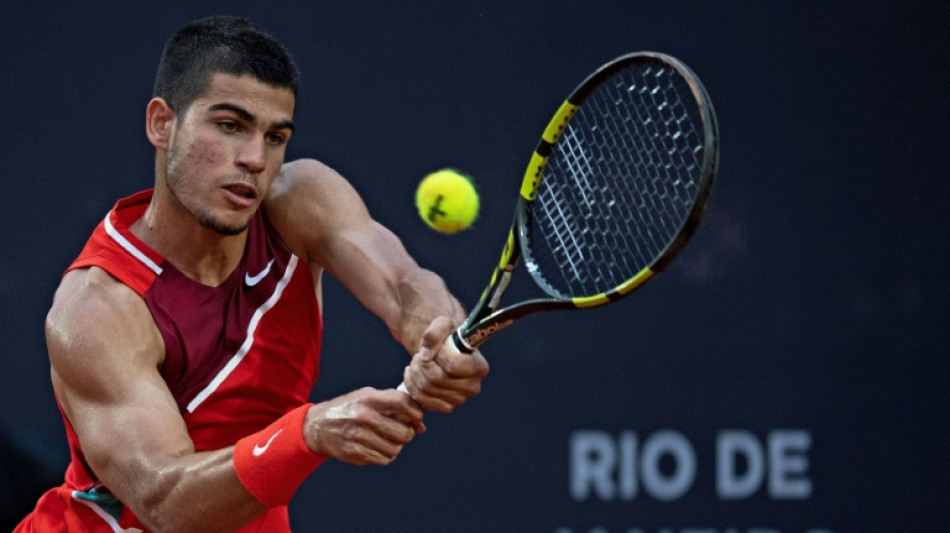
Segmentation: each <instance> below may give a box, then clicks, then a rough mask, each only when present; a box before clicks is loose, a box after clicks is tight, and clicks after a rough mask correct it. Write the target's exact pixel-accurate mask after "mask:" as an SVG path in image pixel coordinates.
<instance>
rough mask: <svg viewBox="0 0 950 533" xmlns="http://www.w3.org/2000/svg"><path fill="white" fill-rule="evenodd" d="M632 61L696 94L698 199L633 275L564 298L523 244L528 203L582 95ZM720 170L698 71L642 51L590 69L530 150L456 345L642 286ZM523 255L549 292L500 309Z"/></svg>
mask: <svg viewBox="0 0 950 533" xmlns="http://www.w3.org/2000/svg"><path fill="white" fill-rule="evenodd" d="M636 62H645V63H656V64H657V65H664V66H667V67H672V68H674V69H675V70H676V71H677V72H678V73H679V74H680V76H682V77H683V78H684V79H685V80H686V82H687V84H688V85H689V88H690V90H691V92H692V94H693V96H694V98H696V101H697V103H698V105H699V109H700V113H701V115H702V120H703V127H704V131H703V135H704V138H703V146H704V153H703V162H702V167H701V168H702V172H701V176H700V183H699V186H698V187H697V198H696V200H695V201H694V203H693V206H692V208H691V210H690V212H689V214H688V215H687V218H686V220H685V222H684V223H683V225H682V226H681V228H680V230H679V232H678V233H677V235H676V237H675V238H674V239H672V240H671V242H670V243H669V244H668V245H667V246H666V248H665V249H664V250H663V251H662V252H660V254H658V256H657V257H656V259H655V260H654V261H653V263H652V264H651V265H649V266H647V267H644V268H643V269H641V270H640V271H639V272H638V273H636V274H635V275H634V276H632V277H630V278H629V279H627V280H626V281H624V282H623V283H621V284H619V285H618V286H616V287H614V288H612V289H610V290H608V291H605V292H602V293H599V294H593V295H587V296H579V297H573V298H568V297H564V296H561V295H560V294H558V292H557V291H555V290H554V289H553V288H552V287H550V286H549V285H548V284H547V282H546V281H544V279H543V278H541V277H540V276H539V275H538V274H537V268H536V267H534V266H533V265H534V263H533V261H532V259H531V250H530V248H529V247H528V246H527V242H528V232H529V228H530V227H531V209H530V208H531V204H532V203H533V202H534V201H535V200H536V199H537V195H538V188H539V187H540V186H541V182H542V179H543V175H544V167H545V166H546V164H547V162H548V158H549V157H550V156H551V154H552V153H553V151H554V148H555V146H556V145H557V141H558V140H559V139H560V137H561V134H562V133H563V132H564V131H565V130H566V128H567V125H568V123H569V122H570V121H571V119H572V118H573V116H574V114H575V113H576V111H577V110H578V109H579V108H580V106H581V105H582V104H583V103H584V100H585V99H586V98H587V97H588V96H589V95H590V94H591V93H592V92H593V91H594V90H595V89H596V88H597V87H598V86H599V85H600V84H601V83H603V82H604V80H606V79H608V78H610V77H611V76H612V75H613V74H614V73H615V72H616V71H618V70H620V69H623V68H625V67H627V66H628V65H630V64H632V63H636ZM718 169H719V131H718V123H717V120H716V115H715V110H714V109H713V106H712V102H711V100H710V99H709V95H708V93H707V92H706V89H705V87H703V85H702V83H701V82H700V81H699V78H698V77H697V76H696V74H695V73H693V71H692V70H691V69H690V68H689V67H687V66H686V65H685V64H684V63H682V62H681V61H680V60H678V59H676V58H675V57H672V56H670V55H667V54H662V53H659V52H649V51H642V52H633V53H629V54H626V55H623V56H620V57H618V58H616V59H614V60H612V61H610V62H608V63H606V64H605V65H603V66H602V67H600V68H599V69H597V70H596V71H594V72H593V73H592V74H590V75H589V76H588V77H587V78H586V79H585V80H584V81H583V82H581V84H580V85H578V86H577V87H576V88H575V89H574V91H573V92H572V93H571V95H570V96H569V97H568V98H567V99H566V100H565V101H564V103H563V104H561V106H560V107H559V108H558V110H557V112H556V113H555V114H554V116H553V117H552V118H551V120H550V122H549V123H548V125H547V127H546V128H545V129H544V132H543V133H542V135H541V139H540V140H539V141H538V145H537V147H536V148H535V150H534V152H533V153H532V155H531V159H530V161H529V163H528V167H527V169H526V171H525V175H524V178H523V179H522V182H521V190H520V194H519V196H518V201H517V204H516V206H515V216H514V220H513V222H512V226H511V229H510V230H509V232H508V239H507V241H506V243H505V247H504V249H503V251H502V254H501V259H500V261H499V263H498V266H497V267H496V268H495V271H494V273H493V274H492V277H491V280H490V282H489V284H488V287H487V288H486V289H485V290H484V292H483V293H482V295H481V297H480V298H479V301H478V303H477V304H476V305H475V306H474V307H473V308H472V310H471V312H470V313H469V315H468V317H467V318H466V319H465V321H464V322H463V323H462V325H461V326H459V328H458V329H457V330H456V331H455V333H454V334H453V335H452V337H451V338H452V341H453V343H454V344H455V346H456V348H458V349H459V351H461V352H464V353H471V352H473V351H474V350H475V349H476V348H478V346H479V345H480V344H482V343H483V342H485V340H487V339H488V338H489V337H490V336H492V335H494V334H495V333H497V332H498V331H501V330H502V329H504V328H506V327H508V326H510V325H511V324H513V323H514V322H516V321H518V320H520V319H521V318H524V317H525V316H528V315H532V314H535V313H538V312H541V311H550V310H557V309H583V308H589V307H596V306H600V305H605V304H608V303H611V302H613V301H616V300H619V299H620V298H623V297H624V296H626V295H628V294H630V293H631V292H633V291H634V290H636V289H637V288H640V287H642V286H643V285H644V284H645V283H647V282H648V281H650V280H651V279H653V278H654V277H655V275H656V274H658V273H659V272H661V271H663V270H664V269H665V268H666V267H667V266H668V265H669V264H670V262H672V260H673V259H674V258H675V257H676V256H677V254H679V252H680V251H682V249H683V247H684V246H685V245H686V243H687V242H688V241H689V238H690V237H691V236H692V235H693V233H694V232H695V230H696V228H697V227H698V225H699V223H700V221H701V220H702V218H703V216H704V214H705V211H706V205H707V202H708V199H709V196H710V193H711V191H712V185H713V182H714V181H715V177H716V175H717V173H718ZM522 258H524V263H525V269H526V270H527V271H528V273H529V274H530V275H531V277H532V278H533V279H534V281H535V283H536V284H537V285H538V286H539V287H540V288H541V289H542V290H543V291H544V292H545V293H546V294H547V297H544V298H537V299H531V300H526V301H522V302H519V303H517V304H514V305H511V306H509V307H505V308H502V309H499V308H498V307H499V305H500V303H501V297H502V294H504V292H505V290H506V289H507V288H508V284H509V283H510V281H511V277H512V276H513V275H514V270H515V267H516V266H517V264H518V262H519V261H520V260H521V259H522Z"/></svg>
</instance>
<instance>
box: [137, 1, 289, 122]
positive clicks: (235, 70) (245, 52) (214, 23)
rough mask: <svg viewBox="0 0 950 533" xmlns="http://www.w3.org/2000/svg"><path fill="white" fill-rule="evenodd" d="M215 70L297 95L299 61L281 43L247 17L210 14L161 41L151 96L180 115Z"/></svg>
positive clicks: (205, 85)
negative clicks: (280, 88) (162, 46)
mask: <svg viewBox="0 0 950 533" xmlns="http://www.w3.org/2000/svg"><path fill="white" fill-rule="evenodd" d="M216 73H224V74H233V75H235V76H242V75H251V76H254V77H255V78H257V79H258V80H260V81H262V82H264V83H267V84H269V85H272V86H274V87H282V88H288V89H290V90H291V91H292V92H293V93H294V96H296V95H297V80H298V71H297V66H296V65H295V64H294V61H293V59H291V57H290V54H289V53H288V52H287V50H285V49H284V47H283V46H282V45H281V44H280V43H278V42H277V41H276V40H275V39H274V38H273V37H271V36H270V35H268V34H267V33H265V32H263V31H262V30H260V29H259V28H258V27H257V26H255V25H254V24H253V23H252V22H251V21H249V20H247V19H244V18H240V17H232V16H213V17H207V18H203V19H200V20H196V21H194V22H192V23H190V24H188V25H187V26H184V27H183V28H181V29H180V30H178V31H177V32H176V33H175V35H173V36H172V37H171V39H169V40H168V42H167V43H166V44H165V50H164V51H163V52H162V59H161V61H160V62H159V65H158V73H157V74H156V76H155V89H154V96H156V97H160V98H163V99H164V100H165V101H166V102H168V104H169V105H170V106H171V107H172V109H174V110H175V112H176V113H179V114H184V113H185V111H186V110H187V109H188V106H190V105H191V103H192V102H193V101H194V100H195V99H196V98H197V97H199V96H201V94H203V93H204V92H205V91H206V90H207V89H208V87H209V86H210V85H211V79H212V76H213V75H214V74H216Z"/></svg>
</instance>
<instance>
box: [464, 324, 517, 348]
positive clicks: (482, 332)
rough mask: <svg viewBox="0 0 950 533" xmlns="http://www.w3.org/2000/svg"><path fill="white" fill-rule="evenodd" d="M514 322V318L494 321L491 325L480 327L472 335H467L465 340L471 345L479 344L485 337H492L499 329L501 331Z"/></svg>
mask: <svg viewBox="0 0 950 533" xmlns="http://www.w3.org/2000/svg"><path fill="white" fill-rule="evenodd" d="M512 323H514V319H511V318H509V319H508V320H503V321H501V322H496V323H494V324H491V325H490V326H486V327H484V328H481V329H479V330H476V331H474V332H473V333H472V334H471V335H469V336H467V337H465V342H466V343H467V344H468V345H469V346H477V345H478V344H480V343H481V342H482V341H483V340H485V339H487V338H488V337H491V336H492V335H494V334H495V333H498V332H499V331H501V330H503V329H505V328H507V327H508V326H510V325H511V324H512Z"/></svg>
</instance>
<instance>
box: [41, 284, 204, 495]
mask: <svg viewBox="0 0 950 533" xmlns="http://www.w3.org/2000/svg"><path fill="white" fill-rule="evenodd" d="M105 276H107V275H106V274H104V273H102V272H101V271H97V270H96V269H92V270H88V271H80V272H76V273H70V274H69V275H67V276H66V277H65V278H64V280H63V285H62V286H61V288H60V290H59V291H58V292H57V296H56V299H55V301H54V305H53V309H52V310H51V311H50V314H49V316H48V318H47V344H48V348H49V354H50V361H51V366H52V378H53V386H54V389H55V392H56V395H57V398H58V399H59V401H60V404H61V406H62V408H63V411H64V413H65V414H66V417H67V419H68V420H69V422H70V424H71V425H72V427H73V429H75V431H76V434H77V436H78V437H79V441H80V444H81V446H82V448H83V452H84V454H85V456H86V459H87V462H88V463H89V465H90V466H91V468H92V469H93V471H94V472H95V474H96V475H97V476H98V477H99V478H100V479H102V481H104V482H105V483H106V484H107V485H108V486H109V487H110V489H111V490H113V492H115V493H116V494H118V495H120V496H125V497H129V496H133V498H130V499H134V493H135V492H136V491H137V490H141V489H145V490H148V487H149V483H147V481H148V479H150V478H151V476H154V475H155V473H156V472H159V471H160V470H161V467H162V465H163V464H164V463H165V462H166V461H167V460H169V459H170V458H173V457H175V456H178V455H180V454H183V453H188V452H189V451H191V449H192V444H191V441H190V439H189V438H188V435H187V432H186V430H185V427H184V422H183V420H182V418H181V416H180V414H179V413H178V410H177V407H176V405H175V402H174V399H173V398H172V396H171V393H170V392H169V390H168V388H167V386H166V385H165V382H164V381H163V380H162V378H161V376H160V374H159V371H158V364H159V362H160V361H161V353H162V351H163V346H162V342H161V338H160V334H159V333H158V331H157V328H155V326H154V322H152V320H151V315H150V314H149V312H148V309H147V308H146V306H145V304H144V302H142V301H141V300H140V299H138V297H137V296H136V295H134V294H130V291H128V289H127V288H125V287H121V286H118V285H117V284H116V283H114V282H110V281H109V279H107V278H106V277H105ZM151 479H154V478H151ZM139 487H141V489H139Z"/></svg>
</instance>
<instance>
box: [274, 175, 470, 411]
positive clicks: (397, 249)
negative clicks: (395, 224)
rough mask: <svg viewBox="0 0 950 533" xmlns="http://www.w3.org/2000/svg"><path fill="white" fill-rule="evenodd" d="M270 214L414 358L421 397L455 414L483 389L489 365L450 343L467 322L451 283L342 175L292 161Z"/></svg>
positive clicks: (414, 387) (411, 377)
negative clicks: (419, 258)
mask: <svg viewBox="0 0 950 533" xmlns="http://www.w3.org/2000/svg"><path fill="white" fill-rule="evenodd" d="M264 209H265V211H266V214H267V216H268V218H269V219H270V220H271V222H272V223H273V224H274V226H275V227H276V228H277V230H278V232H279V233H280V234H281V236H282V237H283V238H284V240H285V241H286V242H287V244H288V245H289V246H290V247H291V249H293V250H294V253H296V254H297V255H298V256H299V257H301V258H302V259H304V260H305V261H306V262H307V263H308V264H309V265H310V269H311V271H312V272H313V275H314V277H315V279H319V276H320V273H321V272H322V270H323V269H326V270H327V271H329V272H330V273H331V274H332V275H333V276H334V277H335V278H337V279H338V280H339V281H340V282H341V283H342V284H343V285H344V286H345V287H346V288H347V289H348V290H349V291H351V292H352V293H353V294H354V296H356V298H357V299H359V300H360V302H362V303H363V305H365V306H366V307H367V308H368V309H370V310H371V311H372V312H373V313H374V314H376V315H377V316H379V317H380V318H381V319H382V320H383V321H384V322H385V324H386V325H387V327H388V328H389V330H390V332H392V335H393V337H395V338H396V340H397V341H399V343H400V344H402V345H403V346H404V347H405V349H406V350H407V351H408V352H409V353H410V354H414V356H413V360H412V363H411V365H410V367H409V368H408V370H407V372H406V375H405V376H404V379H405V380H406V385H407V387H408V388H409V391H410V393H411V394H412V396H413V398H415V399H416V400H417V401H419V403H421V404H422V405H423V406H424V407H425V408H427V409H430V410H436V411H442V412H447V411H450V410H451V409H452V408H453V407H455V406H457V405H459V404H461V403H462V402H464V401H465V400H466V399H467V398H468V397H470V396H472V395H474V394H477V393H478V392H479V391H480V387H481V380H482V379H483V378H484V377H485V375H487V373H488V363H487V362H486V361H485V359H484V357H482V356H481V354H479V353H477V352H476V353H475V354H474V355H473V356H471V357H470V356H467V355H462V354H459V353H458V352H454V351H453V350H449V349H444V348H443V343H444V341H445V339H446V337H448V336H449V335H450V334H451V332H452V331H453V330H454V328H455V327H457V326H458V325H459V324H460V323H461V321H462V320H464V318H465V313H464V310H463V309H462V306H461V305H460V304H459V302H458V300H456V299H455V297H453V296H452V295H451V293H450V292H449V291H448V289H447V287H446V285H445V282H444V281H443V280H442V278H441V277H439V276H438V275H437V274H435V273H434V272H432V271H430V270H427V269H424V268H422V267H420V266H419V265H418V263H416V261H415V260H414V259H413V258H412V257H411V256H410V255H409V253H408V252H407V251H406V249H405V247H404V246H403V244H402V242H401V241H400V240H399V238H398V237H397V236H396V235H395V234H393V233H392V232H391V231H390V230H389V229H387V228H385V227H384V226H383V225H381V224H379V223H378V222H377V221H376V220H374V219H373V218H372V217H371V216H370V214H369V212H368V210H367V208H366V205H365V204H364V203H363V200H362V198H360V196H359V194H358V193H357V192H356V191H355V189H353V187H352V186H351V185H350V184H349V182H347V181H346V179H344V178H343V177H342V176H341V175H340V174H339V173H337V172H336V171H334V170H333V169H331V168H329V167H327V166H326V165H324V164H322V163H320V162H318V161H315V160H310V159H308V160H299V161H294V162H291V163H287V164H285V165H284V166H283V168H282V169H281V172H280V173H279V175H278V176H277V178H275V180H274V183H273V184H272V185H271V188H270V191H269V193H268V195H267V198H266V199H265V201H264Z"/></svg>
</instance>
